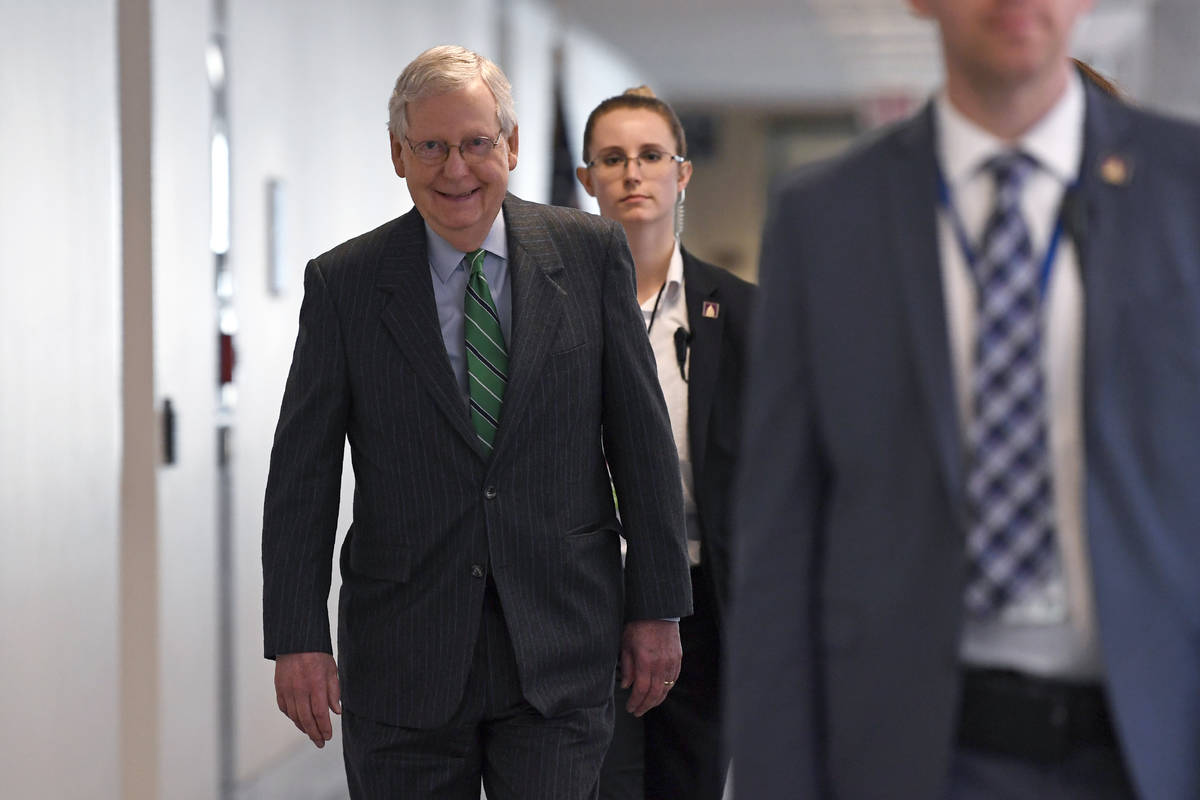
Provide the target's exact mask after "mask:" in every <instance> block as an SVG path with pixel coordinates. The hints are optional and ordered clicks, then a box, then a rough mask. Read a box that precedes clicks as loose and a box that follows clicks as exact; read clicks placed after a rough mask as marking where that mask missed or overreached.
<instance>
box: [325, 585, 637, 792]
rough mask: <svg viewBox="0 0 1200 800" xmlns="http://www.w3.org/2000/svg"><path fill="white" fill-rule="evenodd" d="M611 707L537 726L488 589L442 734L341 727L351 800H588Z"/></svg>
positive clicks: (348, 716) (366, 724) (380, 726)
mask: <svg viewBox="0 0 1200 800" xmlns="http://www.w3.org/2000/svg"><path fill="white" fill-rule="evenodd" d="M612 726H613V706H612V701H611V700H610V701H609V702H608V703H606V704H604V705H601V706H597V707H594V708H580V709H573V710H571V711H568V712H567V713H565V714H562V715H561V716H558V717H554V718H550V719H547V718H546V717H543V716H542V715H541V714H540V713H539V712H538V711H537V710H536V709H535V708H534V707H533V706H531V705H530V704H529V703H528V702H526V700H525V698H524V697H523V695H522V693H521V681H520V675H519V673H518V671H517V663H516V656H515V655H514V653H513V646H512V641H511V639H510V638H509V633H508V626H507V625H506V624H505V622H504V614H503V611H502V609H501V606H500V599H499V596H498V595H497V594H496V590H495V587H494V585H493V584H492V583H491V581H490V580H489V581H488V589H487V591H486V593H485V598H484V611H483V617H482V621H481V623H480V631H479V638H478V640H477V642H476V647H475V656H474V662H473V664H472V667H471V674H470V676H469V678H468V679H467V686H466V689H465V691H464V695H463V700H462V703H461V705H460V706H459V709H458V710H457V711H456V712H455V713H454V716H453V717H451V719H450V720H449V721H448V722H447V723H446V724H445V725H443V726H441V727H439V728H433V729H429V730H419V729H414V728H404V727H399V726H394V725H387V724H384V723H381V722H378V721H376V720H372V719H369V718H367V717H362V716H358V715H356V714H353V713H352V712H351V711H349V710H348V709H347V710H346V711H345V713H344V714H343V720H342V748H343V756H344V759H345V763H346V778H347V782H348V784H349V787H350V796H351V797H352V798H354V800H403V798H413V800H417V799H418V798H419V799H420V800H479V788H480V782H481V781H482V784H483V787H484V789H485V790H486V792H487V796H488V800H594V798H596V796H597V786H598V781H599V774H600V764H601V761H602V760H603V758H604V752H605V750H607V748H608V744H609V740H610V739H611V737H612Z"/></svg>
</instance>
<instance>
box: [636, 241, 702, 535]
mask: <svg viewBox="0 0 1200 800" xmlns="http://www.w3.org/2000/svg"><path fill="white" fill-rule="evenodd" d="M655 305H657V306H658V308H657V311H656V310H655ZM642 318H643V319H644V320H645V322H646V325H647V326H648V328H649V331H648V332H649V335H650V347H651V348H652V349H653V350H654V361H655V363H656V364H657V366H658V382H659V385H660V386H662V392H663V397H664V398H665V399H666V401H667V413H668V414H669V415H670V417H671V432H672V433H673V434H674V435H675V448H676V449H677V450H678V451H679V475H680V478H681V479H682V481H683V505H684V510H685V511H686V512H687V513H688V514H689V515H691V514H695V513H696V498H695V492H694V489H693V483H692V450H691V446H690V445H689V444H688V385H687V382H686V381H685V380H684V379H683V375H684V374H687V372H688V369H689V367H690V361H691V351H690V350H689V351H688V352H687V353H686V354H685V356H684V363H683V372H682V373H681V372H680V367H679V359H678V354H677V351H676V349H675V332H676V331H677V330H679V329H680V328H683V330H685V331H690V330H691V327H690V326H689V325H688V313H687V298H686V296H685V293H684V287H683V254H682V253H681V252H680V250H679V242H676V243H675V250H674V251H673V252H672V253H671V265H670V266H669V267H668V268H667V281H666V283H665V284H663V288H662V292H661V294H659V295H657V296H655V297H651V298H649V299H648V300H647V301H646V302H645V303H642ZM651 319H653V325H651Z"/></svg>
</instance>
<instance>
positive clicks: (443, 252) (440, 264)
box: [425, 212, 508, 283]
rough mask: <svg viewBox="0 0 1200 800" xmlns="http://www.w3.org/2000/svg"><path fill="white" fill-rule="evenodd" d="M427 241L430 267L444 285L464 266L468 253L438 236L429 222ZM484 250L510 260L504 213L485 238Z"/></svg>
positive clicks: (426, 234)
mask: <svg viewBox="0 0 1200 800" xmlns="http://www.w3.org/2000/svg"><path fill="white" fill-rule="evenodd" d="M425 241H426V243H427V244H428V247H429V265H430V266H431V267H433V271H434V273H435V274H436V275H437V276H438V278H439V279H441V281H442V283H445V282H446V281H448V280H450V276H451V275H452V274H453V273H454V270H456V269H458V266H459V265H460V264H462V260H463V257H464V256H465V255H466V253H464V252H463V251H462V250H458V249H456V248H455V247H454V245H452V244H450V243H449V242H447V241H446V240H445V239H443V238H442V237H441V236H438V235H437V233H435V232H434V230H433V228H431V227H429V223H428V222H426V223H425ZM482 248H483V249H484V250H487V251H488V252H489V253H491V254H492V255H494V256H496V257H497V258H502V259H505V260H507V259H508V237H507V235H506V234H505V228H504V213H503V212H501V213H499V214H497V215H496V219H495V221H494V222H492V227H491V230H489V231H488V233H487V236H485V237H484V238H483V245H482Z"/></svg>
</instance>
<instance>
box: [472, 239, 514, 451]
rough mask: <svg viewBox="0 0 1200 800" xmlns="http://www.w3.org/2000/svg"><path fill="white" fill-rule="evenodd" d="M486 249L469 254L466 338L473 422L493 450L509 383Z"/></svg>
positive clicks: (482, 439)
mask: <svg viewBox="0 0 1200 800" xmlns="http://www.w3.org/2000/svg"><path fill="white" fill-rule="evenodd" d="M484 255H485V251H483V250H474V251H472V252H470V253H467V255H466V261H467V268H468V270H469V272H470V274H469V276H468V278H467V293H466V297H465V298H464V300H463V302H464V306H463V308H464V311H465V313H466V323H465V339H466V345H467V384H468V392H467V394H468V395H469V398H470V404H471V425H472V426H473V427H474V428H475V434H476V435H477V436H478V437H479V441H481V442H483V444H484V445H485V446H486V447H487V449H488V452H491V449H492V443H493V442H494V441H495V439H496V429H497V428H498V427H499V426H500V406H501V404H502V402H503V399H504V387H505V386H506V385H507V383H508V349H507V348H506V347H505V345H504V332H503V331H502V330H501V328H500V316H499V315H498V314H497V313H496V303H495V302H494V301H493V300H492V292H491V289H489V288H488V283H487V278H485V277H484V276H483V258H484Z"/></svg>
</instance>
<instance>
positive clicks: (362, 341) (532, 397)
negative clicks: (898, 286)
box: [263, 195, 691, 727]
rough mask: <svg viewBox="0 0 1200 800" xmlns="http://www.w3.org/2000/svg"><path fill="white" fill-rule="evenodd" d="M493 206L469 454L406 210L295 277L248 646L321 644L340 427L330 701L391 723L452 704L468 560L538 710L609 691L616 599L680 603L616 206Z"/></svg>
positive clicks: (682, 587)
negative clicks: (494, 414)
mask: <svg viewBox="0 0 1200 800" xmlns="http://www.w3.org/2000/svg"><path fill="white" fill-rule="evenodd" d="M503 213H504V214H505V221H506V226H507V235H508V244H509V270H510V272H509V274H510V276H511V281H512V292H513V295H512V297H513V331H512V342H511V345H510V370H509V372H510V375H509V383H508V387H507V390H506V393H505V396H504V407H503V410H502V415H501V420H500V427H499V430H498V432H497V436H496V442H495V449H494V451H493V453H492V455H491V457H490V458H487V457H486V455H485V453H484V452H482V450H481V445H480V444H479V442H478V440H477V437H476V435H475V433H474V431H473V430H472V428H471V425H470V422H469V416H468V412H467V406H466V403H465V400H464V398H463V397H462V394H461V392H460V390H459V388H458V385H457V384H456V382H455V379H454V377H453V374H452V371H451V368H450V363H449V360H448V358H447V356H446V350H445V345H444V343H443V341H442V335H441V330H440V328H439V325H438V319H437V313H436V308H435V304H434V297H433V289H432V284H431V282H430V280H431V279H430V269H429V261H428V257H427V255H426V243H425V229H424V224H423V221H422V219H421V216H420V215H419V214H418V213H417V211H416V210H413V211H411V212H410V213H408V214H406V215H404V216H402V217H400V218H398V219H396V220H393V221H391V222H389V223H387V224H385V225H383V226H382V227H380V228H378V229H376V230H374V231H371V232H370V233H367V234H364V235H363V236H360V237H358V238H356V239H352V240H350V241H348V242H346V243H344V244H342V245H340V246H338V247H336V248H334V249H333V250H331V251H330V252H328V253H326V254H324V255H322V256H319V257H318V258H316V259H314V260H313V261H312V262H310V263H309V265H308V269H307V272H306V276H305V296H304V302H303V305H302V308H301V311H300V331H299V336H298V337H297V340H296V349H295V354H294V356H293V360H292V368H291V373H290V375H289V376H288V382H287V388H286V390H285V393H284V398H283V406H282V410H281V412H280V418H279V426H278V429H277V431H276V435H275V445H274V448H273V450H272V454H271V471H270V477H269V479H268V485H267V497H266V506H265V513H264V522H263V584H264V590H263V591H264V609H263V617H264V629H265V649H266V655H267V657H268V658H271V657H274V656H275V655H276V654H279V653H290V652H301V651H327V652H328V651H330V649H331V648H330V644H331V642H330V635H329V626H328V617H327V613H326V599H327V595H328V591H329V583H330V562H331V559H332V554H333V545H334V533H335V527H336V521H337V514H338V494H339V492H338V489H339V482H340V473H341V464H342V452H343V442H344V441H345V440H347V439H348V440H349V442H350V449H351V458H352V462H353V465H354V477H355V493H354V513H353V522H352V525H351V527H350V531H349V534H348V535H347V538H346V543H345V545H344V547H343V548H342V553H341V568H342V590H341V599H340V613H339V630H338V645H339V647H338V650H339V668H340V673H341V679H342V693H343V702H344V703H345V706H346V708H348V709H350V710H351V711H353V712H355V713H356V714H360V715H363V716H368V717H372V718H374V719H377V720H381V721H384V722H388V723H391V724H397V725H404V726H407V727H432V726H436V725H439V724H441V723H443V722H445V721H446V720H447V719H448V718H449V717H450V715H451V714H452V713H453V712H454V711H455V709H456V708H457V706H458V704H459V701H460V699H461V697H462V692H463V688H464V686H465V684H466V680H467V676H468V672H469V669H470V666H471V659H472V654H473V651H474V648H475V641H476V637H477V632H478V627H479V621H480V615H481V610H482V606H483V596H484V589H485V585H486V580H487V578H488V577H489V576H490V579H491V580H492V581H494V583H495V586H496V589H497V592H498V594H499V597H500V601H501V603H502V606H503V609H504V615H505V619H506V621H507V623H508V628H509V632H510V634H511V637H512V642H513V647H514V649H515V652H516V657H517V663H518V665H519V669H520V675H521V684H522V688H523V690H524V693H525V697H526V699H527V700H528V701H529V702H530V703H531V704H533V705H534V706H535V707H536V708H537V709H538V710H539V711H541V712H542V713H544V714H547V715H553V714H556V713H559V712H561V711H563V710H564V709H568V708H576V707H584V706H595V705H599V704H601V703H603V702H604V701H605V700H606V698H608V697H609V696H610V695H611V691H612V668H613V664H614V663H615V662H616V659H617V654H618V649H619V643H620V635H621V626H622V621H623V620H626V619H646V618H662V617H677V616H685V615H687V614H688V613H690V610H691V609H690V588H689V585H688V566H687V555H686V547H685V543H684V534H683V510H682V496H681V491H680V487H679V477H678V464H677V461H676V456H675V447H674V443H673V441H672V438H671V430H670V424H669V421H668V418H667V412H666V406H665V404H664V403H663V399H662V394H661V391H660V389H659V386H658V381H657V379H656V376H655V367H654V361H653V356H652V354H651V351H650V347H649V343H648V341H647V339H646V331H645V325H644V324H643V323H642V320H641V316H640V314H639V311H638V308H637V303H636V300H635V293H634V279H633V266H632V261H631V259H630V256H629V251H628V247H627V246H626V244H625V240H624V236H623V234H622V233H621V229H620V227H619V226H617V225H615V224H612V223H610V222H608V221H606V220H602V219H600V218H599V217H594V216H591V215H587V214H583V213H580V212H577V211H572V210H566V209H559V208H552V207H548V206H541V205H535V204H533V203H527V202H524V201H522V200H519V199H517V198H516V197H513V196H511V195H510V196H509V197H508V198H506V200H505V202H504V211H503ZM610 469H611V473H612V480H613V484H615V487H616V490H617V493H618V495H619V497H620V502H621V521H620V522H618V520H617V517H616V515H615V513H614V508H613V500H612V488H611V486H610V483H609V470H610ZM621 535H623V536H624V537H625V539H626V540H627V542H628V557H627V561H626V564H625V569H624V572H622V568H621V562H620V554H619V538H618V537H619V536H621ZM622 575H624V578H622ZM622 584H623V585H622Z"/></svg>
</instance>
